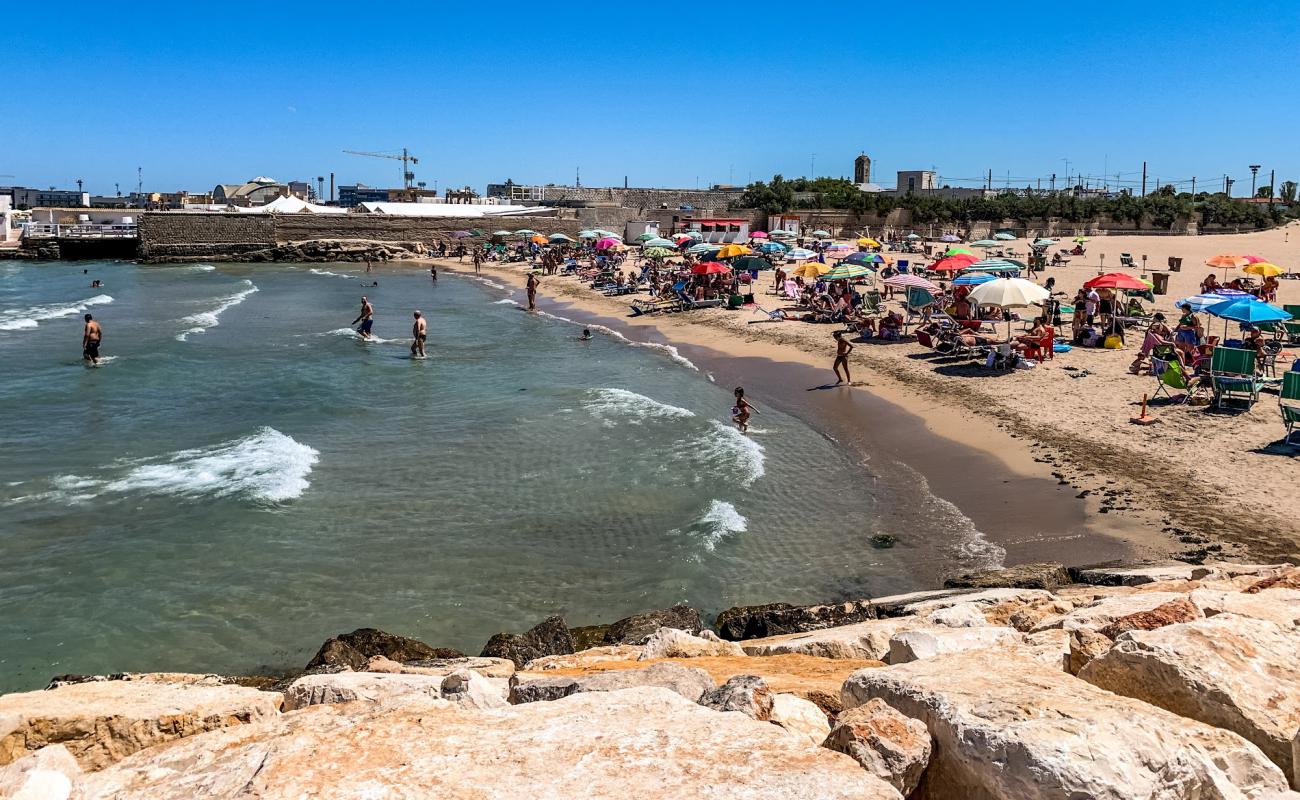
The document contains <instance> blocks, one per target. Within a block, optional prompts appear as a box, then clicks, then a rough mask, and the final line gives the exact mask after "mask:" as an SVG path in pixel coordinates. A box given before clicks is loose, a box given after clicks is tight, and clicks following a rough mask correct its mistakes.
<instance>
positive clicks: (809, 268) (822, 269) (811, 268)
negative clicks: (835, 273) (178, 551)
mask: <svg viewBox="0 0 1300 800" xmlns="http://www.w3.org/2000/svg"><path fill="white" fill-rule="evenodd" d="M830 271H831V267H830V265H829V264H820V263H818V262H816V261H809V262H806V263H804V264H800V265H799V266H797V267H795V268H794V269H793V270H791V271H790V274H791V275H795V276H798V277H800V278H804V279H805V280H807V279H812V278H818V277H820V276H822V275H825V274H826V273H828V272H830Z"/></svg>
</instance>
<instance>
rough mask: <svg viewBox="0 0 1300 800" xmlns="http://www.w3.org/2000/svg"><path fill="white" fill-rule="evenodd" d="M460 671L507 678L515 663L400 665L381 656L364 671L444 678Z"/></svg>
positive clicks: (476, 661)
mask: <svg viewBox="0 0 1300 800" xmlns="http://www.w3.org/2000/svg"><path fill="white" fill-rule="evenodd" d="M462 669H472V670H474V671H475V672H477V673H478V674H480V675H482V676H483V677H485V678H509V677H510V676H511V675H514V674H515V662H513V661H508V660H506V659H504V658H475V657H473V656H465V657H464V658H427V659H420V660H417V661H411V662H408V663H406V664H402V663H399V662H397V661H393V660H392V659H388V658H385V657H383V656H373V657H371V659H370V661H369V662H368V663H367V664H366V668H365V670H364V671H365V672H392V673H400V674H402V675H437V676H438V677H446V676H447V675H450V674H451V673H453V672H457V671H459V670H462Z"/></svg>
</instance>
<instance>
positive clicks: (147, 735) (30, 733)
mask: <svg viewBox="0 0 1300 800" xmlns="http://www.w3.org/2000/svg"><path fill="white" fill-rule="evenodd" d="M184 678H188V679H189V680H185V679H184ZM282 699H283V698H282V697H281V696H280V694H278V693H275V692H261V691H258V690H256V689H246V688H244V687H242V686H234V685H231V684H227V683H225V682H223V681H222V679H220V678H217V677H216V676H213V675H188V676H178V675H175V674H167V675H161V676H153V675H148V674H145V675H134V676H129V677H128V678H127V679H124V680H110V681H96V682H91V683H79V684H75V685H70V686H63V687H60V688H58V689H51V690H45V691H39V692H21V693H16V694H7V695H0V765H2V764H7V763H9V762H10V761H12V760H14V759H15V758H18V757H21V756H22V755H24V754H25V753H27V752H31V751H35V750H39V749H41V748H43V747H46V746H47V745H52V744H62V745H64V746H65V747H67V749H68V752H69V753H71V754H72V755H73V757H74V758H76V759H77V763H78V764H80V765H81V768H82V769H85V770H96V769H103V768H104V767H106V766H108V765H109V764H111V763H113V762H114V761H117V760H119V759H121V758H124V757H125V756H128V755H130V754H131V753H134V752H135V751H137V750H140V749H143V748H145V747H152V746H153V745H156V744H161V743H162V742H166V741H170V740H172V739H179V738H182V737H185V736H194V735H196V734H199V733H203V732H205V731H210V730H213V729H216V728H224V727H226V726H229V725H239V724H242V723H248V722H253V721H255V720H259V719H263V718H265V717H269V716H274V715H276V714H278V713H279V711H280V704H281V702H282Z"/></svg>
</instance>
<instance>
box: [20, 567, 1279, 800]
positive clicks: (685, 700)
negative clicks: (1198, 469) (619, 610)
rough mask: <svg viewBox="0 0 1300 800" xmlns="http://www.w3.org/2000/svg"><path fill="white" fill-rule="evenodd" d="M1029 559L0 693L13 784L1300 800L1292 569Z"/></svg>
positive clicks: (124, 793)
mask: <svg viewBox="0 0 1300 800" xmlns="http://www.w3.org/2000/svg"><path fill="white" fill-rule="evenodd" d="M1038 567H1043V565H1035V569H1028V568H1025V567H1022V568H1019V569H1018V570H1017V569H1013V570H1008V571H995V572H990V573H983V574H979V575H973V576H963V577H962V579H960V581H959V583H961V584H962V585H960V586H954V587H950V588H946V589H943V590H937V591H930V592H916V593H913V594H908V595H900V596H895V597H883V598H862V599H860V600H856V601H853V602H851V603H842V604H837V605H821V606H808V607H797V606H789V605H785V604H776V605H768V606H757V607H752V608H741V609H731V610H729V611H728V612H726V613H725V614H723V615H721V616H720V617H719V620H720V623H719V624H718V625H717V626H716V627H717V628H718V630H717V633H715V632H714V631H712V630H710V629H709V628H707V627H705V626H704V624H703V621H704V620H703V619H702V618H701V615H699V614H698V613H697V612H695V611H694V610H693V609H687V608H685V607H680V606H679V607H676V608H674V609H665V610H662V611H654V612H647V613H646V614H640V615H637V616H636V617H631V618H628V619H626V620H619V621H617V622H614V623H612V624H610V625H608V626H603V625H602V626H596V627H593V626H587V627H586V628H582V629H577V630H578V635H577V636H575V635H574V630H573V629H570V628H569V627H568V625H567V623H566V622H565V621H564V620H563V619H560V618H558V617H553V618H551V619H548V620H545V621H544V622H542V623H540V624H539V625H537V626H535V627H534V628H532V629H530V630H529V631H526V632H524V633H509V634H498V635H496V636H494V637H492V639H491V641H490V642H489V643H488V644H487V645H486V646H485V647H484V650H483V653H482V655H480V656H465V655H462V654H460V653H458V652H455V651H449V650H444V649H439V648H434V647H431V646H429V645H426V644H424V643H422V642H419V641H417V640H414V639H409V638H405V637H400V636H395V635H392V634H387V633H384V632H382V631H377V630H374V629H360V630H358V631H354V632H352V633H349V634H340V635H339V636H336V637H333V638H331V639H330V640H328V641H327V642H326V643H325V644H324V645H322V647H321V649H320V651H319V652H318V653H317V655H316V657H315V658H313V659H312V661H311V663H310V664H309V665H308V666H307V668H305V669H304V672H303V673H302V674H299V675H296V676H292V677H288V678H284V679H280V680H278V681H271V680H269V679H265V680H260V681H255V680H252V679H227V678H217V677H215V676H195V675H143V676H110V677H106V678H98V679H75V680H76V681H77V682H68V681H56V682H55V683H53V684H52V685H51V688H49V689H47V690H45V691H38V692H27V693H22V694H12V695H7V696H4V697H0V797H24V798H28V797H31V798H35V797H39V798H57V799H58V800H64V798H78V799H79V800H89V799H90V798H119V799H120V800H130V799H131V798H150V799H151V800H154V799H157V800H168V799H169V798H177V799H180V798H183V799H184V800H191V798H193V797H205V798H207V797H212V798H236V797H261V798H298V797H315V798H353V797H362V796H365V797H431V796H440V797H478V798H506V797H557V798H559V797H566V798H567V797H626V796H648V797H666V798H889V799H890V800H898V799H899V798H914V799H915V800H931V799H932V798H933V799H936V800H937V799H938V798H973V800H984V799H985V798H999V799H1001V798H1007V800H1010V799H1011V798H1016V799H1017V800H1019V799H1020V798H1062V799H1064V798H1085V797H1086V798H1114V800H1120V799H1121V798H1125V799H1127V798H1160V799H1161V800H1177V799H1180V798H1186V800H1207V799H1209V798H1215V799H1217V800H1238V799H1240V798H1249V799H1251V800H1255V799H1258V800H1265V799H1266V798H1276V799H1279V800H1280V799H1281V798H1300V793H1296V792H1293V791H1292V789H1293V788H1294V787H1295V785H1296V784H1297V782H1300V775H1298V774H1297V761H1298V760H1300V739H1297V734H1298V733H1300V702H1298V701H1297V699H1296V698H1300V670H1298V669H1297V667H1296V663H1297V656H1300V569H1298V568H1296V567H1293V566H1289V565H1234V564H1217V565H1208V566H1195V567H1194V566H1192V565H1183V564H1173V565H1162V566H1160V567H1158V568H1153V567H1144V568H1141V570H1140V571H1137V570H1134V569H1131V568H1130V569H1115V570H1110V569H1094V570H1091V571H1086V572H1079V571H1075V572H1074V573H1073V574H1067V573H1066V572H1065V571H1064V570H1061V569H1060V568H1059V565H1048V567H1049V568H1048V569H1046V571H1044V569H1038ZM1031 573H1032V574H1031ZM1085 577H1086V579H1088V580H1091V581H1094V582H1091V583H1082V582H1080V579H1081V578H1085ZM754 633H766V634H770V635H765V636H761V637H757V638H754V637H752V636H750V634H754ZM584 645H590V646H584ZM242 684H256V685H257V687H258V688H250V686H248V685H242Z"/></svg>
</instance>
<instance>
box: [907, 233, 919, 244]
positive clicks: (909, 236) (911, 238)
mask: <svg viewBox="0 0 1300 800" xmlns="http://www.w3.org/2000/svg"><path fill="white" fill-rule="evenodd" d="M904 238H905V239H907V240H908V241H912V242H915V241H917V240H919V239H920V238H921V237H920V236H917V235H916V234H915V233H909V234H907V236H905V237H904Z"/></svg>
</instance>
